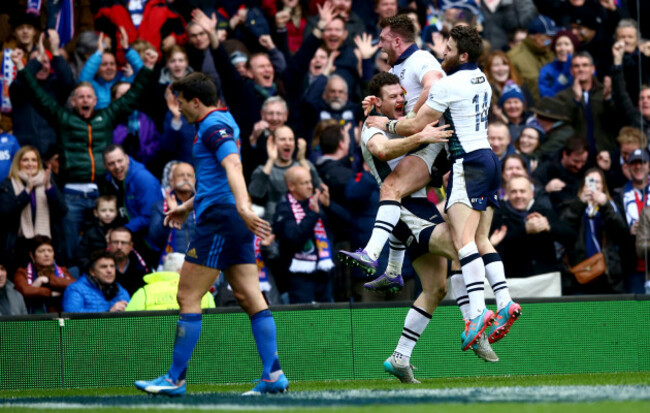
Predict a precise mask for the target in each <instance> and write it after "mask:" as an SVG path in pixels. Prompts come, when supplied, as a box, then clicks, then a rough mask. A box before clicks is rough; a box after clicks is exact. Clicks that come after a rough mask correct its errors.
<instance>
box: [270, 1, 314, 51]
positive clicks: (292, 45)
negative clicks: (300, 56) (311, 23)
mask: <svg viewBox="0 0 650 413" xmlns="http://www.w3.org/2000/svg"><path fill="white" fill-rule="evenodd" d="M308 3H309V2H308V1H306V0H263V1H262V10H263V11H264V14H265V15H266V18H267V19H268V20H269V23H270V22H272V21H273V19H275V26H276V28H278V29H283V28H286V31H287V43H288V44H289V51H290V52H291V54H294V53H296V52H297V51H298V49H300V45H301V44H302V39H303V37H304V36H305V28H306V27H307V18H306V13H307V11H308Z"/></svg>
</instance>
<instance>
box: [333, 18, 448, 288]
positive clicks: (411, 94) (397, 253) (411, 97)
mask: <svg viewBox="0 0 650 413" xmlns="http://www.w3.org/2000/svg"><path fill="white" fill-rule="evenodd" d="M380 26H381V27H382V31H381V33H380V35H379V46H380V47H381V50H382V52H384V53H386V55H387V59H388V64H390V65H391V69H390V73H392V74H394V75H396V76H398V77H399V79H400V84H401V86H402V88H403V90H404V92H405V95H406V96H405V98H406V100H405V101H404V103H403V107H399V108H398V113H399V114H400V116H403V115H404V114H410V115H409V116H413V115H414V114H415V112H417V111H418V110H419V109H420V107H422V105H423V104H424V102H426V100H427V96H428V93H429V89H430V88H431V86H432V85H433V84H434V83H435V82H437V81H439V80H440V79H442V78H443V77H444V76H445V74H444V72H443V70H442V68H441V67H440V64H439V63H438V61H437V60H436V59H435V58H434V57H433V56H432V55H431V54H430V53H427V52H425V51H421V50H419V49H418V47H417V45H416V44H415V25H414V24H413V22H412V21H411V20H410V19H409V18H408V16H406V15H400V16H395V17H390V18H387V19H384V20H382V21H381V22H380ZM375 100H376V97H374V96H371V97H370V98H366V102H367V103H369V104H370V105H372V104H373V103H374V102H375ZM411 112H412V113H411ZM442 145H443V144H442V143H438V144H434V145H427V146H426V147H425V148H424V149H423V151H427V153H424V154H423V155H422V156H423V158H424V159H428V161H425V162H427V164H426V166H427V167H428V169H429V170H431V167H432V166H433V163H434V160H435V159H436V157H437V155H438V154H439V153H440V152H441V149H442ZM441 159H444V156H443V157H441ZM420 166H421V165H420V160H418V159H417V158H416V157H413V156H407V157H405V158H403V159H402V160H401V161H400V166H399V168H400V169H402V170H413V171H415V170H418V168H419V167H420ZM426 176H427V177H428V176H429V174H428V173H427V175H426ZM422 178H423V179H422V182H421V184H420V186H419V188H421V187H422V186H424V185H425V184H426V182H425V181H424V175H423V176H422ZM426 181H427V182H428V179H426ZM387 182H388V183H389V185H391V184H390V179H389V180H388V181H387ZM398 216H399V203H398V202H397V203H395V202H394V198H393V197H392V196H391V195H388V194H384V191H383V190H382V194H381V200H380V203H379V210H378V212H377V221H382V222H397V217H398ZM391 231H392V225H391V224H389V225H387V226H382V225H379V226H378V225H375V228H374V229H373V232H372V236H371V238H370V240H369V241H368V245H367V246H366V248H365V249H364V251H366V252H367V253H369V255H370V257H371V258H372V259H373V260H376V259H377V257H379V255H380V254H381V250H382V249H383V247H384V244H386V241H387V239H388V237H389V234H390V232H391ZM390 245H391V248H390V253H389V257H388V261H389V262H392V263H394V264H395V265H394V267H392V272H387V273H386V276H387V277H388V279H392V280H394V285H393V286H387V288H389V289H391V288H395V287H397V288H398V289H399V286H400V285H401V284H402V277H401V267H402V258H401V257H403V256H404V252H403V251H404V247H403V246H402V245H400V243H399V242H398V241H397V240H396V239H394V238H392V237H391V244H390ZM342 253H343V256H341V258H343V259H344V262H345V261H348V260H347V259H345V257H344V256H345V255H346V252H345V251H342ZM353 260H354V258H353ZM373 270H374V269H373V268H367V271H368V272H370V273H374V271H373ZM380 278H381V277H380Z"/></svg>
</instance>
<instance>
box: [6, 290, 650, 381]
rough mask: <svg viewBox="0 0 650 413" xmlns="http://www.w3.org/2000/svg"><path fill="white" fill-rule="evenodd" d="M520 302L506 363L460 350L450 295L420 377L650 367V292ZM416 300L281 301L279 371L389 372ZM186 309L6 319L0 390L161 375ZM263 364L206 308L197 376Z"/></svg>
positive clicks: (294, 375) (238, 321) (231, 318)
mask: <svg viewBox="0 0 650 413" xmlns="http://www.w3.org/2000/svg"><path fill="white" fill-rule="evenodd" d="M519 302H520V303H521V304H522V316H521V318H520V319H519V321H517V322H516V323H515V325H514V326H513V328H512V330H511V332H510V334H508V336H507V337H505V338H504V339H503V340H501V341H500V342H498V343H496V344H495V345H494V346H493V348H494V350H495V351H496V353H497V354H498V355H499V358H500V361H499V362H498V363H485V362H483V361H482V360H479V359H478V358H477V357H476V356H475V355H474V354H473V352H472V351H471V350H470V351H467V352H462V351H461V350H460V343H461V341H460V333H461V331H462V329H463V327H464V324H463V321H462V319H461V316H460V312H459V310H458V308H457V307H456V306H455V305H454V304H453V303H451V302H445V303H443V305H441V306H440V307H439V308H438V309H437V310H436V311H435V313H434V315H433V319H432V321H431V323H430V324H429V327H428V328H427V330H426V331H425V332H424V334H423V335H422V337H421V339H420V341H419V342H418V344H417V346H416V348H415V351H414V354H413V357H412V359H411V362H412V364H414V365H415V366H417V367H418V372H417V376H418V377H419V378H436V377H454V376H506V375H528V374H569V373H600V372H625V371H650V344H649V343H650V328H648V321H649V320H650V297H648V296H643V295H637V296H634V295H624V296H600V297H582V298H559V299H554V300H541V299H527V300H523V299H522V300H520V301H519ZM489 304H491V305H489V306H490V307H491V308H493V309H494V303H493V301H492V303H490V302H489ZM409 306H410V303H397V304H394V305H390V304H384V303H382V304H379V305H377V304H355V303H351V304H331V305H309V306H285V307H277V308H272V309H271V310H272V311H273V314H274V316H275V322H276V325H277V337H278V346H279V353H280V360H281V362H282V367H283V369H284V371H285V372H286V374H287V376H288V377H289V379H290V380H294V381H304V380H355V379H378V378H387V377H388V376H387V374H386V373H385V372H384V371H383V366H382V363H383V361H384V360H385V359H386V358H387V357H388V356H390V355H391V354H392V351H393V349H394V348H395V346H396V344H397V341H398V339H399V337H400V334H401V331H402V327H403V322H404V316H405V315H406V312H407V311H408V307H409ZM177 317H178V315H177V312H174V311H162V312H138V313H121V314H115V313H101V314H72V313H62V314H45V315H40V316H30V317H0V389H3V390H6V389H27V388H72V387H112V386H116V387H120V386H131V385H132V384H133V381H134V380H138V379H150V378H153V377H156V376H158V375H160V374H163V373H165V372H166V370H167V368H168V367H169V364H170V362H171V358H172V347H173V342H174V332H175V328H176V320H177ZM260 372H261V363H260V361H259V359H258V356H257V351H256V349H255V342H254V340H253V335H252V333H251V329H250V323H249V321H248V316H247V315H246V314H245V313H243V312H241V311H240V310H238V309H216V310H208V311H207V312H206V313H204V315H203V330H202V333H201V338H200V340H199V343H198V345H197V347H196V350H195V352H194V356H193V357H192V360H191V362H190V366H189V370H188V376H187V381H188V383H190V384H191V383H248V382H251V381H253V380H255V379H258V378H259V375H260ZM504 379H507V378H504Z"/></svg>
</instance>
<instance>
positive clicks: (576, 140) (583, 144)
mask: <svg viewBox="0 0 650 413" xmlns="http://www.w3.org/2000/svg"><path fill="white" fill-rule="evenodd" d="M588 150H589V143H588V142H587V140H586V139H585V138H583V137H582V136H580V135H573V136H572V137H570V138H569V139H567V141H566V142H565V143H564V148H563V149H562V154H564V155H571V154H572V153H574V152H575V153H583V152H585V151H588Z"/></svg>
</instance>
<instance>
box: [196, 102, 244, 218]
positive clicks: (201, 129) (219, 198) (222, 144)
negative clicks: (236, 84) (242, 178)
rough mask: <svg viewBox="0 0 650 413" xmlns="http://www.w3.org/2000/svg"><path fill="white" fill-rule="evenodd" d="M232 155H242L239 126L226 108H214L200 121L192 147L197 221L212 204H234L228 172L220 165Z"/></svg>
mask: <svg viewBox="0 0 650 413" xmlns="http://www.w3.org/2000/svg"><path fill="white" fill-rule="evenodd" d="M233 153H236V154H238V155H239V126H237V123H236V122H235V119H234V118H233V117H232V115H231V114H230V112H228V111H227V110H226V109H225V108H224V109H215V110H213V111H212V112H210V113H209V114H208V115H207V116H205V117H204V118H203V119H201V120H200V121H199V122H198V130H197V134H196V137H195V138H194V146H193V148H192V156H193V158H194V169H195V171H196V196H195V197H194V211H195V212H196V219H197V221H200V219H201V214H202V213H203V211H205V210H206V209H207V208H208V207H209V206H210V205H214V204H224V203H225V204H234V203H235V197H234V196H233V194H232V191H231V190H230V186H229V185H228V176H227V175H226V170H225V169H224V168H223V167H222V166H221V161H223V159H224V158H225V157H226V156H228V155H230V154H233Z"/></svg>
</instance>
